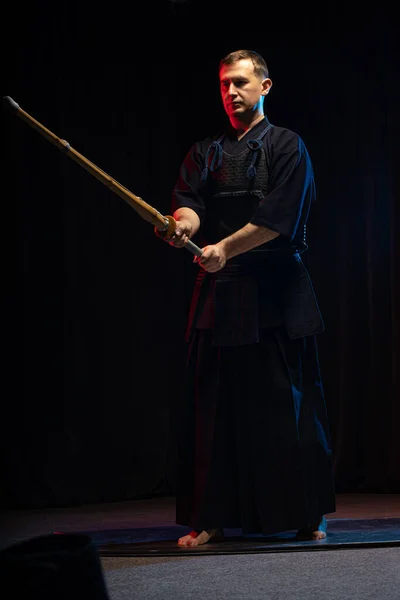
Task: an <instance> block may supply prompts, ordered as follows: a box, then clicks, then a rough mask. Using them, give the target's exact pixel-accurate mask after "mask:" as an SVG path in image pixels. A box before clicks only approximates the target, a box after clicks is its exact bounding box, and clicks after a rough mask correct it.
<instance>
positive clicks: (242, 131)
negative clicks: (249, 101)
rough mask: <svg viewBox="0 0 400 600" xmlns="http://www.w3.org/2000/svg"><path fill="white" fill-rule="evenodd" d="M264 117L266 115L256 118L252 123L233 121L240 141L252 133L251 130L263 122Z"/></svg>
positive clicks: (259, 115) (232, 123)
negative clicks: (248, 133)
mask: <svg viewBox="0 0 400 600" xmlns="http://www.w3.org/2000/svg"><path fill="white" fill-rule="evenodd" d="M264 117H265V115H264V113H261V114H258V115H257V117H255V118H254V119H253V120H252V121H251V122H250V123H247V122H243V121H239V120H234V119H232V120H231V125H232V127H233V128H234V129H235V130H236V135H237V138H238V140H240V139H241V138H242V137H243V136H245V135H246V133H247V132H248V131H250V129H252V128H253V127H254V126H255V125H257V124H258V123H259V122H260V121H262V120H263V119H264Z"/></svg>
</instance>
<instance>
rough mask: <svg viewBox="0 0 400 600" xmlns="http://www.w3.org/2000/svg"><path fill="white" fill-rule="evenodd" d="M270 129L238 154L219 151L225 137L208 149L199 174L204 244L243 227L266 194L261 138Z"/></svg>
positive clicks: (265, 130)
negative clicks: (202, 204) (202, 202)
mask: <svg viewBox="0 0 400 600" xmlns="http://www.w3.org/2000/svg"><path fill="white" fill-rule="evenodd" d="M271 127H272V125H271V124H269V125H268V126H267V127H266V128H265V129H264V130H263V131H262V132H261V133H260V135H259V136H258V137H257V138H256V139H249V140H247V144H246V147H245V148H244V150H243V151H242V152H240V153H239V154H237V155H232V154H228V153H227V152H225V151H224V150H222V146H221V142H222V140H223V137H224V136H221V137H220V138H219V139H218V140H217V141H215V142H213V143H212V144H211V145H210V147H209V148H208V150H207V154H206V159H205V168H204V171H203V173H202V182H203V184H204V186H205V194H204V196H205V202H206V215H207V217H206V221H205V223H204V234H205V237H206V239H207V243H209V244H215V243H216V242H218V241H220V240H221V239H223V238H225V237H227V236H228V235H231V234H232V233H234V232H235V231H237V230H238V229H240V228H241V227H243V226H244V225H246V224H247V223H248V222H249V221H250V219H251V217H252V216H253V214H254V212H255V210H256V208H257V206H258V204H259V202H260V201H261V200H262V199H263V198H265V196H266V195H267V192H268V167H267V157H266V152H265V148H264V146H263V143H262V139H263V137H264V135H265V134H266V133H267V131H268V130H269V129H270V128H271Z"/></svg>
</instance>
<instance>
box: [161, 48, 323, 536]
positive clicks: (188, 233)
mask: <svg viewBox="0 0 400 600" xmlns="http://www.w3.org/2000/svg"><path fill="white" fill-rule="evenodd" d="M219 79H220V90H221V97H222V102H223V106H224V109H225V112H226V114H227V116H228V118H229V125H228V126H227V127H226V130H225V131H223V132H221V133H220V134H219V135H217V136H215V137H213V138H212V139H205V140H203V141H201V142H196V143H195V144H193V146H192V148H191V149H190V151H189V152H188V154H187V156H186V158H185V160H184V162H183V164H182V166H181V170H180V174H179V177H178V180H177V183H176V185H175V188H174V191H173V216H174V218H175V220H176V229H175V233H174V235H173V236H172V237H170V238H167V239H166V241H168V242H169V243H170V244H172V245H174V246H176V247H183V246H184V245H185V244H186V243H187V241H188V240H189V239H193V241H195V240H196V241H197V243H198V245H200V246H201V247H202V255H201V257H199V258H197V257H196V258H195V261H196V262H197V263H198V265H199V267H200V270H199V273H198V277H197V280H196V284H195V288H194V293H193V300H192V306H191V310H190V314H189V322H188V329H187V341H188V344H189V346H188V347H189V351H188V358H187V365H186V372H185V381H184V386H183V402H182V413H181V414H182V423H181V428H180V432H179V435H180V439H179V448H178V486H177V500H176V502H177V506H176V511H177V512H176V522H177V523H178V524H181V525H187V526H188V527H190V529H191V530H192V531H191V532H190V533H189V534H188V535H185V536H183V537H182V538H180V540H179V542H178V543H179V545H180V546H197V545H200V544H204V543H206V542H208V541H209V540H213V541H216V540H217V539H219V538H220V536H221V535H222V534H223V529H224V528H241V529H242V531H243V532H244V533H264V534H272V533H277V532H282V531H288V530H295V531H296V532H297V537H298V539H310V540H312V539H322V538H324V537H326V519H325V516H324V515H326V514H327V513H332V512H334V511H335V496H334V484H333V475H332V457H331V448H330V441H329V424H328V419H327V414H326V406H325V400H324V394H323V387H322V382H321V377H320V372H319V364H318V355H317V347H316V340H315V336H316V334H318V333H320V332H321V331H323V329H324V324H323V321H322V318H321V315H320V311H319V308H318V305H317V302H316V299H315V295H314V292H313V288H312V284H311V280H310V277H309V274H308V271H307V270H306V268H305V267H304V264H303V262H302V259H301V256H300V255H301V254H302V253H303V252H304V251H305V250H306V249H307V244H306V239H305V228H306V222H307V219H308V214H309V210H310V207H311V205H312V202H313V200H314V197H315V188H314V177H313V170H312V165H311V161H310V158H309V155H308V152H307V150H306V147H305V145H304V143H303V141H302V139H301V138H300V137H299V136H298V135H297V134H296V133H294V132H293V131H290V130H288V129H285V128H282V127H277V126H274V125H273V124H271V123H270V122H269V121H268V119H267V117H266V115H265V114H264V100H265V97H266V96H267V95H268V93H269V92H270V90H271V86H272V81H271V79H270V78H269V73H268V68H267V64H266V62H265V61H264V59H263V58H262V57H261V56H260V55H259V54H258V53H256V52H254V51H251V50H239V51H235V52H232V53H230V54H228V55H227V56H226V57H225V58H223V59H222V60H221V62H220V65H219Z"/></svg>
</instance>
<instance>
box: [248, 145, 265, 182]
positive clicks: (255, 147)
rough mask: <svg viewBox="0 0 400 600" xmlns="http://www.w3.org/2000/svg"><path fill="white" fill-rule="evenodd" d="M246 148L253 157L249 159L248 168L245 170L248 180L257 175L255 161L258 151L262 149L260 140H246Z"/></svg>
mask: <svg viewBox="0 0 400 600" xmlns="http://www.w3.org/2000/svg"><path fill="white" fill-rule="evenodd" d="M247 146H248V147H249V148H250V150H252V152H253V156H252V157H251V163H250V165H249V168H248V169H247V177H248V178H249V179H252V178H253V177H255V175H256V173H257V168H256V160H257V155H258V151H259V150H260V148H261V147H262V141H261V140H247Z"/></svg>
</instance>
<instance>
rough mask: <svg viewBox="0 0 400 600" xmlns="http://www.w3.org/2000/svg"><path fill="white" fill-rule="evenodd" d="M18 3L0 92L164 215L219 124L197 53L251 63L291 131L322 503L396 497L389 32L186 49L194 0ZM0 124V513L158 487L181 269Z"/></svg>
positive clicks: (168, 423) (124, 208)
mask: <svg viewBox="0 0 400 600" xmlns="http://www.w3.org/2000/svg"><path fill="white" fill-rule="evenodd" d="M146 7H147V8H146ZM24 10H25V12H24V18H23V19H17V16H18V15H17V13H18V8H17V7H15V8H14V13H15V14H14V13H12V16H9V18H8V20H7V19H6V20H5V21H4V22H3V27H5V28H6V29H7V28H8V29H9V32H10V35H11V37H12V40H13V44H12V48H11V47H10V48H9V52H8V56H7V60H6V67H7V68H6V73H5V76H4V78H3V96H6V95H7V96H11V97H12V98H13V99H14V100H15V101H16V102H17V103H18V104H19V105H20V107H21V108H22V109H24V110H25V111H27V112H28V113H29V114H30V115H31V116H32V117H34V118H35V119H37V120H38V121H39V122H40V123H42V124H43V125H44V126H45V127H47V128H48V129H50V130H51V131H52V132H53V133H55V134H56V135H57V136H59V137H60V138H62V139H65V140H67V141H68V142H69V143H70V145H71V146H72V147H73V148H74V149H75V150H77V151H78V152H80V153H81V154H83V155H84V156H85V157H86V158H87V159H89V160H91V161H92V162H94V163H95V164H96V165H97V166H98V167H100V168H101V169H103V170H104V171H105V172H106V173H107V174H108V175H109V176H111V177H113V178H114V179H116V180H117V181H118V182H119V183H121V184H122V185H124V186H125V187H127V188H128V189H129V190H131V191H132V192H134V193H135V194H136V195H139V196H141V197H142V198H143V199H144V200H145V201H147V202H148V203H150V204H152V205H153V206H155V207H157V208H158V209H159V210H160V211H161V212H162V213H164V214H168V213H169V209H170V192H171V188H172V186H173V184H174V182H175V179H176V176H177V173H178V169H179V165H180V163H181V161H182V159H183V158H184V156H185V154H186V152H187V150H188V149H189V146H190V145H191V144H192V143H193V141H194V140H196V139H198V138H199V137H203V136H205V135H208V134H210V133H214V131H215V130H216V128H217V127H219V126H220V124H221V122H222V120H223V119H225V115H224V114H223V111H222V108H221V105H220V98H219V89H218V78H217V64H218V60H219V59H220V58H221V57H222V55H224V54H225V53H227V52H229V51H231V50H234V49H237V48H239V47H251V48H253V49H255V50H257V51H259V52H260V53H261V54H263V55H264V57H265V58H266V59H267V62H268V63H269V66H270V71H271V77H272V79H273V82H274V86H273V89H272V92H271V94H270V96H269V97H268V103H267V105H266V111H267V114H268V116H269V119H270V120H271V121H272V123H274V124H276V125H281V126H285V127H288V128H290V129H293V130H295V131H297V133H299V134H300V135H301V136H302V138H303V139H304V141H305V143H306V145H307V147H308V149H309V152H310V154H311V157H312V160H313V164H314V169H315V176H316V182H317V192H318V201H317V204H316V205H315V207H314V210H313V212H312V215H311V218H310V225H309V244H310V250H309V253H308V257H307V265H308V268H309V270H310V272H311V275H312V278H313V281H314V285H315V290H316V294H317V297H318V299H319V302H320V306H321V310H322V312H323V315H324V319H325V323H326V331H325V333H323V334H322V335H320V336H319V341H318V343H319V349H320V357H321V368H322V372H323V377H324V385H325V392H326V399H327V405H328V410H329V414H330V421H331V430H332V443H333V449H334V457H335V460H334V463H335V478H336V485H337V490H338V491H340V492H360V491H361V492H377V493H387V492H392V493H394V492H400V470H399V463H400V441H399V440H400V436H399V434H398V431H399V428H400V410H399V395H400V383H399V353H400V349H399V329H400V325H399V297H400V290H399V280H400V274H399V266H400V256H399V248H400V242H399V229H400V227H399V223H400V215H399V195H398V191H399V190H398V180H399V169H398V158H399V151H398V134H399V129H398V119H397V112H398V89H397V88H398V74H397V69H396V66H397V65H396V62H395V54H394V48H393V43H392V38H391V36H390V34H389V31H386V30H385V28H381V29H378V31H375V34H374V35H369V34H368V35H367V34H365V35H363V34H361V33H359V32H358V33H351V32H346V33H340V34H338V32H337V31H335V30H334V29H332V30H326V31H324V30H323V29H321V28H319V29H318V28H317V29H315V30H314V31H311V30H310V31H307V30H304V31H299V30H297V33H293V32H286V33H284V32H281V33H277V32H272V31H264V32H263V33H257V34H255V33H254V31H250V32H248V33H247V32H238V33H237V34H235V35H234V34H232V33H231V34H229V35H228V34H227V33H226V30H223V33H222V34H221V30H219V29H217V28H215V30H214V31H213V30H207V31H206V32H205V31H204V30H203V31H202V33H201V34H198V33H195V29H194V24H195V22H196V19H197V17H198V15H199V14H200V12H201V10H200V8H199V4H197V5H196V3H195V2H194V1H192V2H191V3H172V2H168V0H166V1H165V2H164V3H160V4H155V5H148V4H146V5H145V6H144V7H142V11H144V12H142V16H141V18H140V19H138V17H137V15H136V18H132V16H131V17H129V18H128V12H124V11H123V10H118V11H117V10H114V11H113V10H112V7H108V9H107V11H104V12H102V11H101V10H100V9H99V10H89V9H84V7H83V6H78V5H77V4H74V3H71V2H70V3H65V4H63V3H58V4H54V5H53V4H52V5H50V4H49V6H48V7H47V8H41V7H40V5H39V6H36V5H35V6H34V7H31V8H29V9H27V8H26V7H25V9H24ZM155 10H157V11H159V12H158V15H159V18H160V19H161V21H160V22H161V23H162V27H161V26H160V27H159V29H156V27H155V25H154V14H153V13H154V11H155ZM261 10H262V9H261ZM10 14H11V13H10ZM262 14H263V13H260V19H261V18H262ZM140 36H143V39H140ZM2 129H3V167H4V170H3V202H2V205H3V217H4V218H3V240H5V243H4V244H3V286H2V287H3V299H4V301H5V303H4V306H5V308H4V312H3V332H4V336H3V351H4V357H5V360H3V397H2V410H1V417H0V428H1V438H0V444H1V500H2V504H3V506H7V507H14V508H21V507H33V508H36V507H50V506H68V505H73V504H79V503H92V502H106V501H119V500H128V499H133V498H139V497H144V496H153V495H157V494H173V493H174V486H175V432H176V427H177V402H178V399H179V392H180V382H181V376H182V370H183V366H184V360H185V350H186V349H185V347H184V342H183V335H184V329H185V323H186V314H187V310H188V303H189V299H190V295H191V290H192V285H193V281H194V275H195V272H196V268H197V267H195V266H194V265H193V264H192V255H191V254H190V253H189V252H187V251H185V250H176V249H173V248H171V247H169V246H168V245H167V244H165V243H164V242H162V241H161V240H159V239H158V238H156V237H155V235H154V233H153V229H152V226H151V225H150V224H149V223H147V222H145V221H143V220H142V219H141V218H140V217H139V216H138V215H137V214H136V213H135V211H133V210H132V208H130V207H129V206H128V205H127V204H126V203H125V202H124V201H123V200H122V199H121V198H119V197H118V196H117V195H115V194H114V193H113V192H111V191H110V190H109V189H108V188H107V187H106V186H105V185H103V184H102V183H100V182H99V181H97V180H96V179H95V178H94V177H93V176H91V175H90V174H89V173H87V171H85V170H84V169H83V168H82V167H81V166H80V165H78V164H76V163H75V162H74V161H73V160H71V159H70V158H68V157H67V156H65V155H64V154H63V153H62V152H60V151H59V150H58V149H57V148H56V147H55V146H53V145H52V144H50V143H49V142H48V141H47V140H45V139H44V137H42V136H41V135H40V134H39V133H37V132H36V131H34V130H33V129H32V128H30V127H29V126H28V125H27V124H25V123H23V122H22V121H21V120H20V119H19V118H18V117H16V116H13V115H12V114H8V113H6V112H5V111H4V110H3V111H2ZM5 190H6V191H5ZM15 233H16V235H15Z"/></svg>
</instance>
